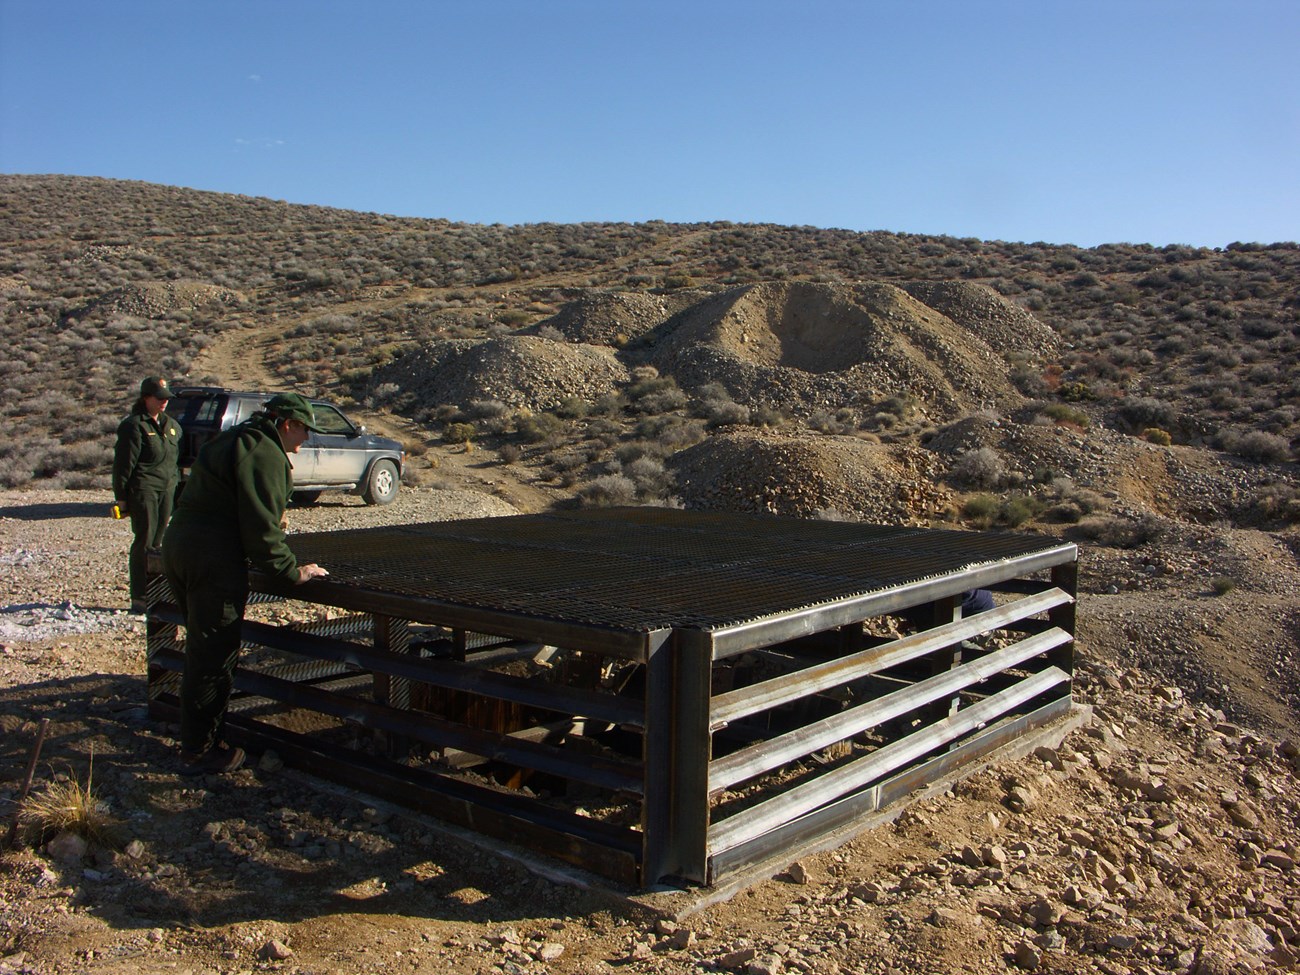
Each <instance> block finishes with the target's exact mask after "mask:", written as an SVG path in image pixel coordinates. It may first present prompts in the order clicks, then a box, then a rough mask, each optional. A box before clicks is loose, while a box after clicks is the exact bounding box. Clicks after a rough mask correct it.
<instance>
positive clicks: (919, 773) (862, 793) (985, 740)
mask: <svg viewBox="0 0 1300 975" xmlns="http://www.w3.org/2000/svg"><path fill="white" fill-rule="evenodd" d="M1070 707H1071V702H1070V699H1069V698H1068V697H1063V698H1060V699H1058V700H1056V701H1052V702H1051V703H1050V704H1047V705H1046V706H1044V707H1041V708H1039V709H1037V710H1036V711H1032V712H1030V713H1029V714H1022V715H1018V716H1016V717H1013V718H1006V719H1004V720H1002V721H999V722H997V723H996V724H994V725H991V726H989V727H988V728H987V729H985V730H984V731H981V732H980V733H979V734H977V735H974V736H972V737H970V738H966V739H964V740H963V741H962V742H961V744H959V745H956V746H954V747H953V748H952V750H950V751H946V752H943V753H942V754H940V755H936V756H935V757H934V758H931V759H927V760H926V761H924V762H922V763H921V764H920V765H916V766H912V767H910V768H908V769H906V770H905V771H903V772H900V773H899V774H898V775H894V776H891V777H889V778H887V779H884V780H882V781H881V782H880V783H879V784H878V785H873V786H871V787H870V788H868V789H861V790H858V791H856V792H852V793H849V794H848V795H846V796H844V797H842V798H840V799H837V800H835V801H833V802H829V803H827V804H826V805H824V806H820V807H818V808H817V809H814V810H813V811H812V812H810V813H807V814H806V815H803V816H799V817H796V818H795V819H792V820H790V821H789V822H786V823H782V824H781V825H780V826H778V827H776V828H775V829H772V830H769V831H768V832H766V833H763V834H762V835H761V836H757V837H755V838H754V839H752V840H750V841H748V842H745V843H740V844H738V845H736V846H733V847H730V848H728V849H726V850H719V851H718V852H716V853H715V854H713V855H712V856H710V857H709V873H708V877H709V880H708V882H709V883H711V884H717V883H719V882H720V881H723V880H725V879H726V878H727V877H729V876H731V875H732V874H734V873H736V872H737V871H741V870H746V869H748V868H750V867H752V866H754V865H756V864H761V863H767V862H770V861H772V860H773V859H774V858H775V857H777V856H778V855H779V856H781V857H782V862H783V863H788V862H790V860H791V859H798V858H800V857H802V856H803V855H804V854H805V852H806V851H808V850H809V849H810V848H811V849H817V848H819V846H818V843H817V841H818V840H819V839H822V838H824V837H828V836H831V835H833V834H836V833H837V832H838V831H839V830H841V829H846V828H850V827H853V828H855V830H863V829H870V828H872V827H873V826H876V825H879V824H880V823H881V822H883V821H886V818H887V817H889V816H890V815H891V813H890V812H889V811H888V810H889V807H890V804H891V803H893V802H896V801H897V800H899V799H901V798H905V797H906V796H908V795H910V794H911V793H913V792H915V791H916V790H918V789H921V788H925V787H927V786H931V785H934V784H935V783H937V782H941V781H942V780H943V778H944V777H945V776H946V775H949V774H952V773H955V772H957V771H958V770H964V769H965V768H966V766H969V765H974V764H976V763H978V762H979V761H980V760H981V759H983V758H987V757H988V756H990V755H992V753H993V752H995V751H997V750H998V749H999V748H1001V747H1002V746H1003V745H1005V744H1007V743H1009V742H1011V741H1014V740H1015V739H1017V738H1020V737H1021V736H1023V735H1025V734H1026V733H1028V732H1030V731H1032V730H1034V729H1036V728H1040V727H1042V726H1043V725H1046V724H1048V723H1049V722H1051V721H1054V720H1056V719H1057V718H1059V717H1060V716H1061V715H1062V714H1063V713H1065V712H1067V711H1069V709H1070ZM963 774H965V773H964V772H963ZM878 810H879V811H880V815H878V816H872V813H874V812H877V811H878ZM824 842H829V841H824ZM838 842H842V839H841V840H838V841H837V843H838ZM820 848H825V847H824V846H822V847H820Z"/></svg>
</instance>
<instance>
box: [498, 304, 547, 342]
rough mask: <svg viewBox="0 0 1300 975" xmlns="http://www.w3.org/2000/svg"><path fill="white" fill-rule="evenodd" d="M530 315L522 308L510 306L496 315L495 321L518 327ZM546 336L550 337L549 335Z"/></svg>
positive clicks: (529, 317)
mask: <svg viewBox="0 0 1300 975" xmlns="http://www.w3.org/2000/svg"><path fill="white" fill-rule="evenodd" d="M532 317H533V316H532V315H530V314H529V313H528V312H526V311H524V310H523V309H522V308H510V309H507V310H506V311H503V312H501V313H500V314H499V315H497V321H499V322H500V323H501V324H502V325H506V326H508V327H510V328H518V327H519V326H520V325H523V324H526V323H527V322H528V321H529V320H530V319H531V318H532ZM546 337H547V338H550V336H546Z"/></svg>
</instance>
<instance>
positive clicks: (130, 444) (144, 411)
mask: <svg viewBox="0 0 1300 975" xmlns="http://www.w3.org/2000/svg"><path fill="white" fill-rule="evenodd" d="M171 395H172V391H171V389H169V388H168V386H167V380H165V379H163V378H162V377H161V376H149V377H147V378H146V379H145V380H144V381H143V382H141V383H140V396H139V397H138V398H137V399H136V401H135V405H134V406H132V407H131V412H130V414H129V415H128V416H127V418H126V419H125V420H123V421H122V422H121V423H120V424H118V427H117V446H116V447H115V448H114V450H113V498H114V500H115V501H117V505H118V508H119V510H121V511H122V512H123V513H124V514H127V515H129V516H130V518H131V531H132V533H133V535H134V540H133V541H132V542H131V552H130V555H129V556H128V557H127V575H128V577H129V579H130V586H131V609H132V611H134V612H140V611H142V610H143V609H144V605H145V595H146V594H145V556H146V553H147V552H148V550H149V549H151V548H157V547H158V546H159V545H161V544H162V540H163V531H164V530H165V529H166V528H167V520H168V519H169V518H170V517H171V514H172V503H173V500H174V499H175V496H176V484H177V482H178V481H179V480H180V457H181V428H180V424H178V423H177V422H176V421H175V420H173V419H172V418H171V417H170V416H168V415H167V414H166V413H164V412H163V407H165V406H166V405H167V401H168V400H169V399H171Z"/></svg>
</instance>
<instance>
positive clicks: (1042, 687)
mask: <svg viewBox="0 0 1300 975" xmlns="http://www.w3.org/2000/svg"><path fill="white" fill-rule="evenodd" d="M1068 681H1069V675H1068V674H1066V673H1064V672H1063V671H1061V670H1058V669H1057V668H1055V667H1052V668H1049V669H1047V670H1045V671H1042V672H1041V673H1038V674H1034V675H1033V676H1032V677H1028V678H1026V679H1025V680H1022V681H1020V682H1019V683H1018V684H1016V685H1015V686H1014V687H1012V688H1009V689H1008V690H1006V691H1003V692H1002V693H1001V694H998V695H996V696H994V697H990V698H986V699H985V700H983V701H980V702H979V703H978V704H974V705H972V706H971V707H969V708H966V709H965V710H963V711H958V712H957V714H955V715H953V716H951V717H948V718H944V719H943V720H941V721H937V722H935V723H934V724H931V725H927V726H925V727H923V728H922V729H921V730H920V731H917V732H915V733H914V734H911V735H909V736H908V737H906V738H901V739H899V740H898V741H895V742H892V743H891V744H888V745H885V746H884V747H883V748H880V749H878V750H877V751H874V752H872V753H871V754H870V755H867V756H865V757H863V758H860V759H857V760H856V761H854V762H851V763H850V764H848V765H845V766H843V767H841V768H838V769H833V770H832V771H830V772H827V773H826V774H825V775H822V776H819V777H818V778H816V779H814V780H813V781H812V782H808V783H805V784H803V785H800V786H796V787H795V788H793V789H789V790H787V791H786V792H784V793H782V794H781V795H780V796H777V797H776V798H773V799H767V800H765V801H763V802H760V803H758V804H757V805H755V806H752V807H750V808H749V809H746V810H744V811H743V812H738V813H736V814H735V815H733V816H729V817H728V818H726V819H724V820H722V821H721V822H719V823H715V824H714V825H713V826H711V827H710V828H709V849H710V851H715V850H725V849H727V848H728V847H730V846H734V845H736V844H738V843H742V842H745V841H746V840H748V839H752V838H754V837H755V836H758V835H760V834H762V833H764V832H766V831H767V830H769V829H771V828H773V827H775V826H778V825H780V824H781V823H782V822H785V821H787V820H791V819H794V818H796V817H798V816H802V815H804V814H805V813H808V812H811V811H812V810H814V809H816V808H817V807H818V806H821V805H823V804H824V803H826V802H827V801H829V800H831V799H833V798H837V797H839V796H842V795H844V794H846V793H848V792H851V791H852V790H854V789H858V788H862V787H863V786H866V785H869V784H870V783H871V782H872V781H874V780H875V779H878V778H880V777H881V776H882V775H885V774H886V773H888V772H892V771H894V770H896V769H898V768H900V767H901V766H903V765H905V764H907V763H908V762H911V761H914V760H915V759H917V758H919V757H921V756H922V755H925V754H926V753H928V752H930V751H933V750H934V749H936V748H939V747H942V746H944V745H947V744H948V743H949V742H952V741H954V740H955V739H957V738H959V737H960V736H961V735H963V734H966V733H968V732H970V731H973V730H975V729H976V728H979V727H980V726H981V725H983V724H987V723H988V722H990V721H993V720H996V719H997V718H998V717H999V716H1001V715H1002V714H1005V713H1006V712H1007V711H1009V710H1010V709H1011V708H1014V707H1016V706H1017V705H1020V704H1022V703H1024V702H1025V701H1028V700H1031V699H1033V698H1035V697H1037V696H1038V695H1040V694H1043V693H1045V692H1047V691H1049V690H1051V689H1052V688H1053V687H1054V686H1055V685H1058V684H1062V683H1066V682H1068Z"/></svg>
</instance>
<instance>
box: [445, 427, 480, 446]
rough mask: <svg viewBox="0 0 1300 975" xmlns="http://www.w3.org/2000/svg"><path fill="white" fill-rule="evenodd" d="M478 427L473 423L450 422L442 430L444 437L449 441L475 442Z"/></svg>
mask: <svg viewBox="0 0 1300 975" xmlns="http://www.w3.org/2000/svg"><path fill="white" fill-rule="evenodd" d="M477 434H478V428H477V427H476V426H474V424H472V423H448V424H447V426H446V428H445V429H444V430H443V431H442V439H443V440H445V441H446V442H447V443H463V444H468V443H473V442H474V437H475V436H477Z"/></svg>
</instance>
